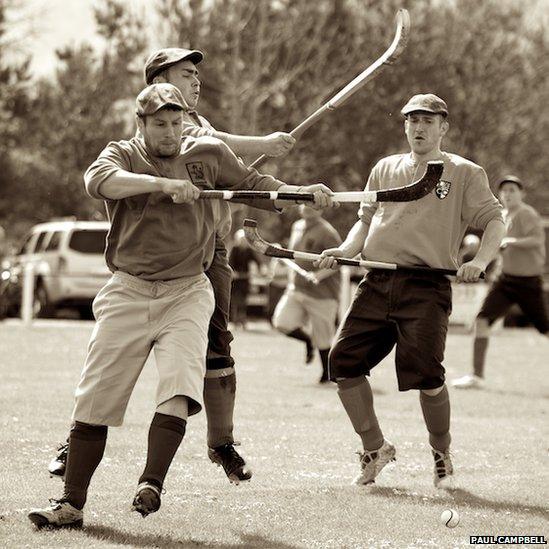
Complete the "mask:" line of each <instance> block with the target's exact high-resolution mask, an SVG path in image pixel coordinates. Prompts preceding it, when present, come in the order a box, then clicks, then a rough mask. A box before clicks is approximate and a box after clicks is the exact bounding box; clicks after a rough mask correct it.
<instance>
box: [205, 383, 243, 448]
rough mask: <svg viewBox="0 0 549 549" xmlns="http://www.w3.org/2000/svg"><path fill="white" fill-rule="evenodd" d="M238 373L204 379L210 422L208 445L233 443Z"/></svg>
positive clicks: (212, 446)
mask: <svg viewBox="0 0 549 549" xmlns="http://www.w3.org/2000/svg"><path fill="white" fill-rule="evenodd" d="M235 394H236V375H235V374H234V373H232V374H230V375H228V376H223V377H206V378H205V379H204V410H205V411H206V418H207V420H208V421H207V423H208V446H209V447H210V448H216V447H217V446H221V445H223V444H232V443H233V442H234V438H233V415H234V402H235Z"/></svg>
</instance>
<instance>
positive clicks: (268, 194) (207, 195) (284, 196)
mask: <svg viewBox="0 0 549 549" xmlns="http://www.w3.org/2000/svg"><path fill="white" fill-rule="evenodd" d="M200 198H201V199H204V200H206V199H207V200H212V199H217V200H252V199H259V198H261V199H267V200H296V201H300V202H313V201H314V195H313V194H312V193H296V192H278V191H217V190H213V191H200ZM333 199H334V201H335V202H342V203H343V202H347V203H350V202H363V201H364V202H375V201H376V191H351V192H337V193H334V194H333Z"/></svg>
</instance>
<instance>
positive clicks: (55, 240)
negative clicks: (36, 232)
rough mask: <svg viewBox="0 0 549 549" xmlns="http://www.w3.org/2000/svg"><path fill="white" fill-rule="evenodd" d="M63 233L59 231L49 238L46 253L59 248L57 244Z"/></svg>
mask: <svg viewBox="0 0 549 549" xmlns="http://www.w3.org/2000/svg"><path fill="white" fill-rule="evenodd" d="M62 234H63V233H62V232H61V231H55V232H54V233H53V234H52V235H51V238H50V241H49V242H48V245H47V246H46V252H50V251H52V250H57V248H59V243H60V242H61V235H62Z"/></svg>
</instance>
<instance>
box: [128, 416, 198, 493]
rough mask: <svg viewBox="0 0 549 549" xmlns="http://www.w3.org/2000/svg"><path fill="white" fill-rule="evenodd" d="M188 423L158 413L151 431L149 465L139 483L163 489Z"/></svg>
mask: <svg viewBox="0 0 549 549" xmlns="http://www.w3.org/2000/svg"><path fill="white" fill-rule="evenodd" d="M186 425H187V422H186V421H185V420H184V419H181V418H180V417H176V416H168V415H166V414H160V413H158V412H157V413H156V414H154V417H153V419H152V421H151V426H150V429H149V441H148V449H147V463H146V464H145V470H144V471H143V474H142V475H141V477H140V478H139V483H142V482H152V483H153V484H155V485H156V486H158V488H160V489H161V488H162V485H163V484H164V479H165V478H166V475H167V473H168V469H169V468H170V465H171V463H172V460H173V457H174V456H175V453H176V452H177V449H178V448H179V445H180V444H181V441H182V440H183V435H184V434H185V428H186Z"/></svg>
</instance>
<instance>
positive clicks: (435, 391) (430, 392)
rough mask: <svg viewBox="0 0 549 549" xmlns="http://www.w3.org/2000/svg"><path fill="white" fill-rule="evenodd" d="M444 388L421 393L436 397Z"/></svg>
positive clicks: (425, 390) (423, 390)
mask: <svg viewBox="0 0 549 549" xmlns="http://www.w3.org/2000/svg"><path fill="white" fill-rule="evenodd" d="M444 387H446V385H441V386H440V387H437V388H436V389H421V392H422V393H423V394H424V395H427V396H431V397H434V396H437V395H438V394H439V393H440V392H442V391H443V390H444Z"/></svg>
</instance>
